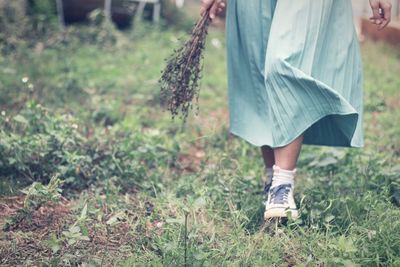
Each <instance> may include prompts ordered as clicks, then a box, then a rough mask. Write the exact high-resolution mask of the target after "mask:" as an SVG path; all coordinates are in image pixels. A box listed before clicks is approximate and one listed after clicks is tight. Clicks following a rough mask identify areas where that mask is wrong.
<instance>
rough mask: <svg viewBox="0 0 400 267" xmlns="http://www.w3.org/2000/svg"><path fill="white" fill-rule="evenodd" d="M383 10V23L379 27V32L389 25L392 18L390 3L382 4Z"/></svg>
mask: <svg viewBox="0 0 400 267" xmlns="http://www.w3.org/2000/svg"><path fill="white" fill-rule="evenodd" d="M382 10H383V22H382V24H381V25H379V27H378V30H382V29H383V28H385V27H386V26H387V25H388V24H389V22H390V20H391V17H392V5H391V4H390V3H384V4H382Z"/></svg>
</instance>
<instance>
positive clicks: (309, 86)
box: [226, 0, 364, 147]
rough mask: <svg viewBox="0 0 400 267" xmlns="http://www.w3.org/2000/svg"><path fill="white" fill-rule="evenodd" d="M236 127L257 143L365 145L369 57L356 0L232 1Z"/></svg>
mask: <svg viewBox="0 0 400 267" xmlns="http://www.w3.org/2000/svg"><path fill="white" fill-rule="evenodd" d="M226 37H227V56H228V60H227V64H228V65H227V67H228V97H229V112H230V131H231V132H232V133H233V134H235V135H237V136H240V137H242V138H243V139H245V140H247V141H248V142H250V143H252V144H254V145H256V146H262V145H268V146H270V147H281V146H285V145H287V144H289V143H291V142H292V141H293V140H294V139H295V138H296V137H298V136H299V135H300V134H302V133H303V132H304V142H303V143H304V144H313V145H326V146H344V147H362V146H363V145H364V144H363V142H364V141H363V131H362V108H363V99H362V97H363V95H362V94H363V92H362V91H363V89H362V86H363V85H362V80H363V79H362V78H363V77H362V75H363V74H362V62H361V56H360V48H359V43H358V40H357V35H356V32H355V28H354V25H353V15H352V8H351V2H350V1H349V0H319V1H315V0H301V1H292V0H278V1H276V0H229V1H228V8H227V25H226Z"/></svg>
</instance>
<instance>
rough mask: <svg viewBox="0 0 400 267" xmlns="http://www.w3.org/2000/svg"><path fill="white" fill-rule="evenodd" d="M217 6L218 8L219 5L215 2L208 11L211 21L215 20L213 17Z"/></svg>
mask: <svg viewBox="0 0 400 267" xmlns="http://www.w3.org/2000/svg"><path fill="white" fill-rule="evenodd" d="M218 6H219V3H217V2H215V3H214V4H213V5H212V7H211V9H210V18H211V19H213V18H215V15H216V14H217V10H218Z"/></svg>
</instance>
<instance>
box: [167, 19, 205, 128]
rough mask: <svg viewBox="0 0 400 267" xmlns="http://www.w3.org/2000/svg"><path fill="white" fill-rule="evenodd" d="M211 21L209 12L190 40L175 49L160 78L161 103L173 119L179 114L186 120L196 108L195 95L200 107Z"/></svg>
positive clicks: (197, 25)
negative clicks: (207, 38)
mask: <svg viewBox="0 0 400 267" xmlns="http://www.w3.org/2000/svg"><path fill="white" fill-rule="evenodd" d="M210 21H211V19H210V17H209V11H207V12H205V14H204V15H203V17H202V18H201V19H199V21H198V22H197V23H196V25H195V26H194V27H193V30H192V33H191V36H190V38H189V40H187V41H186V42H185V43H184V45H183V46H182V47H181V48H179V49H177V50H174V54H173V55H172V56H171V58H170V59H169V60H168V61H167V66H166V67H165V69H164V70H163V71H162V75H161V78H160V80H159V83H160V85H161V104H162V105H165V106H166V107H167V109H168V110H169V111H170V112H171V114H172V118H175V116H177V115H179V113H180V117H181V118H182V119H183V121H184V122H186V119H187V116H188V115H189V110H190V109H191V108H192V107H193V98H195V99H196V104H197V111H198V109H199V107H198V97H199V80H200V78H201V72H202V69H203V64H202V59H203V51H204V48H205V41H206V37H207V33H208V26H209V25H210Z"/></svg>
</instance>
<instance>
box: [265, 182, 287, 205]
mask: <svg viewBox="0 0 400 267" xmlns="http://www.w3.org/2000/svg"><path fill="white" fill-rule="evenodd" d="M291 187H292V185H291V184H280V185H277V186H274V187H273V188H271V190H270V192H271V200H270V202H273V203H274V204H285V203H287V202H288V197H289V191H290V189H291Z"/></svg>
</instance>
